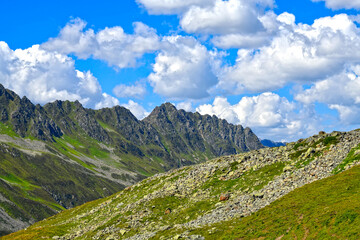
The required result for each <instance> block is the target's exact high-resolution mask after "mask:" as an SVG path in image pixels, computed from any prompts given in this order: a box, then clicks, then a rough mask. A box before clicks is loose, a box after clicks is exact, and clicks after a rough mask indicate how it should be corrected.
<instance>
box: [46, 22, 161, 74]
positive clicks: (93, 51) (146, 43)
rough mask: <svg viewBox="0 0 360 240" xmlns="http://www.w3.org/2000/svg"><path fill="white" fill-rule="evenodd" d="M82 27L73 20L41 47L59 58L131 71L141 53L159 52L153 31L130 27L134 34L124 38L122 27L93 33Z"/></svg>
mask: <svg viewBox="0 0 360 240" xmlns="http://www.w3.org/2000/svg"><path fill="white" fill-rule="evenodd" d="M85 27H86V23H85V22H84V21H83V20H81V19H75V20H73V21H71V22H70V23H68V24H67V25H66V26H65V27H64V28H63V29H61V31H60V34H59V36H57V37H56V38H50V39H49V40H48V41H47V42H46V43H44V44H42V47H43V48H44V49H46V50H49V51H56V52H59V53H62V54H74V55H76V56H77V57H79V58H81V59H87V58H90V57H92V58H94V59H99V60H103V61H105V62H107V63H108V64H109V65H111V66H115V67H117V68H127V67H135V66H136V63H137V60H138V59H139V58H141V57H142V56H143V55H144V54H145V53H151V52H154V51H156V50H157V49H159V40H160V38H159V37H158V35H157V34H156V30H155V29H153V28H150V27H148V26H147V25H145V24H143V23H140V22H137V23H134V33H133V34H127V33H125V32H124V30H123V28H122V27H119V26H116V27H112V28H108V27H107V28H105V29H103V30H101V31H99V32H97V33H95V32H94V30H93V29H88V30H85Z"/></svg>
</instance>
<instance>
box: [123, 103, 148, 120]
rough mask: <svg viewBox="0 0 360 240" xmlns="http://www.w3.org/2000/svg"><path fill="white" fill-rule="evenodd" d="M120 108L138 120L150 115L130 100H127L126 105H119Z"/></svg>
mask: <svg viewBox="0 0 360 240" xmlns="http://www.w3.org/2000/svg"><path fill="white" fill-rule="evenodd" d="M121 106H123V107H125V108H127V109H129V110H130V112H131V113H132V114H134V116H135V117H136V118H137V119H139V120H142V119H144V118H146V117H147V116H148V115H149V114H150V113H149V112H147V111H146V110H145V108H144V107H143V106H141V105H140V104H139V103H137V102H134V101H132V100H129V102H128V103H124V104H121Z"/></svg>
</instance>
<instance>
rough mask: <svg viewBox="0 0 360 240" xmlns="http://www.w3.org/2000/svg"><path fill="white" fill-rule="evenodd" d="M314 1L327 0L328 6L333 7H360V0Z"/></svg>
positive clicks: (317, 0) (316, 0)
mask: <svg viewBox="0 0 360 240" xmlns="http://www.w3.org/2000/svg"><path fill="white" fill-rule="evenodd" d="M312 1H313V2H325V4H326V7H328V8H331V9H342V8H345V9H351V8H355V9H360V0H312Z"/></svg>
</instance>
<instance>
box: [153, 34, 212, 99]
mask: <svg viewBox="0 0 360 240" xmlns="http://www.w3.org/2000/svg"><path fill="white" fill-rule="evenodd" d="M211 58H212V57H211V54H210V53H209V52H208V50H207V49H206V47H205V46H203V45H201V44H200V43H199V42H198V41H196V40H195V39H194V38H192V37H182V36H170V37H164V39H163V41H162V49H161V51H160V52H159V54H158V55H157V56H156V59H155V64H153V73H152V74H150V75H149V77H148V79H149V81H150V83H151V85H152V86H153V88H154V92H156V93H158V94H161V95H163V96H165V97H168V98H171V99H184V98H190V99H199V98H204V97H207V96H208V95H209V93H208V91H209V89H210V88H211V87H213V86H214V85H216V83H217V78H216V76H215V75H214V73H213V71H212V65H211Z"/></svg>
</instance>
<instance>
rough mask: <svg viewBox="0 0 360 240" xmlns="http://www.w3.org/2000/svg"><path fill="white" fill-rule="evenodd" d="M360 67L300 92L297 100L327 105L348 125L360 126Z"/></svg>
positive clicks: (352, 68)
mask: <svg viewBox="0 0 360 240" xmlns="http://www.w3.org/2000/svg"><path fill="white" fill-rule="evenodd" d="M359 76H360V65H356V66H352V67H350V68H349V69H348V70H346V71H343V72H342V73H340V74H338V75H335V76H331V77H329V78H327V79H325V80H323V81H320V82H317V83H315V84H314V85H313V86H312V87H311V88H309V89H306V90H303V91H300V92H298V93H297V95H296V96H295V99H296V100H298V101H301V102H304V103H306V104H311V103H315V102H320V103H325V104H327V105H328V106H329V107H330V108H331V109H335V110H337V111H338V112H339V115H340V120H341V121H342V122H343V123H346V124H360V114H357V113H358V112H359V111H358V110H359V109H360V96H359V92H360V77H359Z"/></svg>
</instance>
